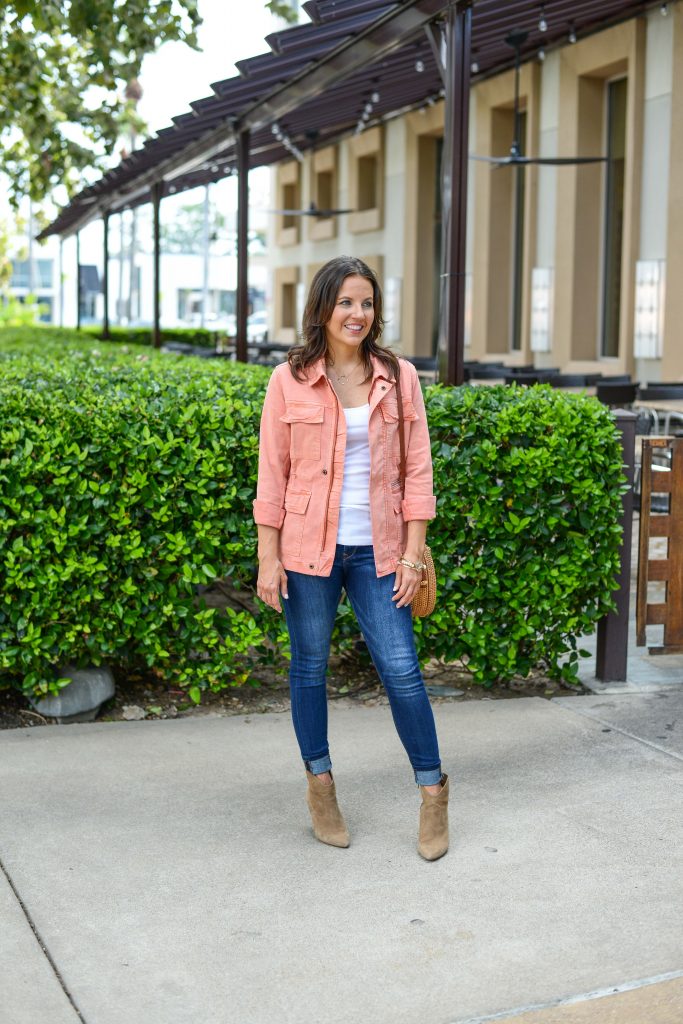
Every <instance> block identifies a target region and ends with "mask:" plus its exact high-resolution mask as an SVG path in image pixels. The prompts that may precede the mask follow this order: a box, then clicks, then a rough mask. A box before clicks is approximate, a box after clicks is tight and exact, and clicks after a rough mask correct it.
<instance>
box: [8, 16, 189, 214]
mask: <svg viewBox="0 0 683 1024" xmlns="http://www.w3.org/2000/svg"><path fill="white" fill-rule="evenodd" d="M200 23H201V19H200V17H199V13H198V10H197V0H124V2H119V3H112V0H49V2H48V0H15V2H14V3H7V2H4V0H0V48H1V50H2V54H3V59H2V62H0V90H1V95H2V106H1V107H0V170H1V171H3V172H4V173H5V174H6V175H7V177H8V178H9V181H10V200H11V202H12V203H13V205H14V206H17V205H18V203H19V200H20V199H21V197H22V196H25V195H30V196H31V198H33V199H34V200H42V199H44V198H45V196H46V195H48V194H49V193H50V192H51V191H52V189H53V188H54V187H55V185H57V184H63V185H65V186H66V189H67V192H68V193H69V194H70V195H71V194H73V192H74V191H75V190H76V189H77V188H78V187H80V186H81V185H82V175H83V172H84V171H86V170H88V169H92V168H98V169H102V168H103V167H104V165H105V162H106V157H107V156H108V155H111V153H112V152H113V151H114V147H115V145H116V141H117V139H118V138H119V137H120V135H121V134H122V132H123V131H127V132H130V127H131V122H132V121H133V120H134V118H135V112H134V104H133V103H132V102H131V101H130V100H126V99H125V98H122V91H123V88H124V87H125V85H126V84H127V83H130V82H131V81H133V80H134V79H135V78H137V75H138V74H139V71H140V66H141V64H142V60H143V57H144V56H145V55H146V54H147V53H150V52H152V51H154V50H155V49H156V48H157V47H158V46H159V45H161V44H162V43H164V42H166V41H168V40H179V41H182V42H185V43H187V44H188V46H191V47H193V48H194V49H196V48H197V36H196V29H197V27H198V25H199V24H200ZM92 87H97V88H96V89H93V88H92Z"/></svg>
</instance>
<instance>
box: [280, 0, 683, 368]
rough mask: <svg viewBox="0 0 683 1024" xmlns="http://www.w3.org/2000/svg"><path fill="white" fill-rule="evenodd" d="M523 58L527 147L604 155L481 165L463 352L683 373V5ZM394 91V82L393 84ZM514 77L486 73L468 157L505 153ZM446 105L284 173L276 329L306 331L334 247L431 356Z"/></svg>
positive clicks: (404, 333)
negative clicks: (369, 279) (311, 209)
mask: <svg viewBox="0 0 683 1024" xmlns="http://www.w3.org/2000/svg"><path fill="white" fill-rule="evenodd" d="M662 10H663V11H665V12H666V13H665V15H663V14H662V12H661V11H660V9H659V8H656V9H654V10H651V11H650V12H649V13H648V14H647V15H643V16H641V17H638V18H634V19H632V20H630V21H627V22H623V23H621V24H618V25H615V26H613V27H610V28H607V29H605V30H603V31H601V32H598V33H595V34H593V35H591V36H588V37H586V38H584V39H579V40H578V41H576V42H570V41H569V39H568V41H567V44H566V45H565V46H563V47H561V48H559V49H556V50H553V51H551V52H548V53H547V54H545V55H544V54H539V57H538V59H536V60H535V61H533V62H527V63H525V64H524V65H523V66H522V69H521V78H520V110H521V113H520V117H519V129H520V133H521V134H520V139H519V142H520V147H521V150H522V152H523V153H524V154H527V155H536V156H544V157H551V156H559V157H571V156H602V157H608V159H606V160H603V161H601V162H598V163H592V164H589V163H587V164H573V165H565V166H548V165H537V164H530V165H527V166H525V167H492V166H491V165H490V164H488V163H485V162H480V161H476V160H471V161H470V163H469V188H468V241H467V287H466V291H467V314H466V340H467V347H466V353H465V357H466V358H467V359H480V360H483V361H486V360H490V361H495V360H503V361H504V362H505V363H507V364H509V365H521V364H532V363H533V364H534V365H536V366H537V367H539V368H544V367H558V368H559V369H561V370H563V371H565V372H591V371H593V372H602V373H604V374H617V373H631V374H633V376H634V377H636V378H637V379H640V380H647V381H657V380H679V379H683V343H681V341H680V340H679V338H678V326H679V324H680V323H683V288H681V287H680V286H679V285H678V283H677V282H678V281H679V280H681V279H682V278H681V271H683V5H682V4H669V5H668V6H666V5H664V6H663V7H662ZM378 88H379V89H381V83H379V85H378ZM513 101H514V73H513V72H512V71H507V72H505V73H503V74H499V75H497V76H495V77H491V78H487V79H485V80H482V81H478V82H477V81H476V74H475V83H474V84H473V87H472V92H471V106H470V154H473V155H496V156H505V155H507V154H508V153H509V150H510V145H511V143H512V140H513V137H514V128H515V125H514V112H513ZM443 119H444V109H443V102H442V101H438V100H437V101H436V102H433V101H432V102H430V103H429V104H426V105H425V106H424V108H423V109H421V110H419V111H413V112H410V113H407V114H403V115H400V116H397V117H394V118H392V119H389V120H387V121H386V122H385V123H384V124H380V125H375V126H372V127H370V128H368V129H367V130H365V131H364V132H362V133H361V134H356V135H353V136H351V137H349V138H346V139H344V140H342V141H341V142H340V143H338V144H337V145H334V146H327V147H325V148H320V149H318V150H317V151H315V152H313V153H307V154H306V155H305V157H304V159H303V161H301V162H299V161H297V160H292V161H288V162H286V163H281V164H279V165H277V166H276V167H275V168H274V169H273V172H272V187H273V194H274V203H273V205H274V206H275V207H277V208H278V209H304V208H306V207H308V206H309V204H310V203H311V202H314V203H315V204H316V205H317V206H318V207H319V208H321V209H323V208H328V209H329V208H335V209H336V208H342V209H344V208H348V209H351V210H352V211H353V212H352V213H349V214H341V215H338V216H333V217H329V218H314V217H304V216H295V215H291V214H278V215H275V216H273V217H272V218H271V226H270V230H269V247H268V249H269V275H268V281H269V297H270V300H271V301H270V303H269V309H270V317H271V324H270V328H271V335H272V336H273V337H275V338H277V339H278V340H282V341H290V342H292V341H294V340H295V337H296V330H297V324H298V323H300V320H301V312H302V309H303V303H304V301H305V295H306V290H307V287H308V285H309V284H310V281H311V279H312V276H313V274H314V273H315V271H316V270H317V268H318V267H319V266H320V265H321V264H322V263H324V262H325V261H326V260H327V259H329V258H330V257H332V256H334V255H337V254H340V253H347V254H353V255H356V256H360V257H362V258H363V259H365V260H366V261H367V262H368V263H369V264H370V265H371V266H373V267H374V268H375V270H376V271H377V272H378V274H379V276H380V279H381V281H382V283H383V287H384V293H385V299H386V307H387V308H386V316H387V318H388V324H387V328H386V332H385V339H386V341H387V342H388V343H389V344H391V345H392V346H393V347H395V348H396V349H398V350H400V351H402V352H403V353H405V354H407V355H426V356H429V355H433V354H434V353H435V350H436V344H437V337H438V326H439V281H440V273H441V211H440V191H441V190H440V164H441V152H442V138H443Z"/></svg>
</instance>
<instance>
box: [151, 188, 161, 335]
mask: <svg viewBox="0 0 683 1024" xmlns="http://www.w3.org/2000/svg"><path fill="white" fill-rule="evenodd" d="M162 188H163V183H162V182H161V181H155V182H154V184H153V185H152V220H153V226H154V229H153V236H154V322H153V326H152V347H153V348H160V347H161V218H160V208H161V190H162Z"/></svg>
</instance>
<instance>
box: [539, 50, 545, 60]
mask: <svg viewBox="0 0 683 1024" xmlns="http://www.w3.org/2000/svg"><path fill="white" fill-rule="evenodd" d="M538 59H539V60H540V61H541V63H542V62H543V61H544V60H545V50H542V49H541V50H539V51H538Z"/></svg>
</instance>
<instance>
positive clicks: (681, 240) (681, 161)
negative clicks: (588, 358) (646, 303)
mask: <svg viewBox="0 0 683 1024" xmlns="http://www.w3.org/2000/svg"><path fill="white" fill-rule="evenodd" d="M670 21H671V23H672V25H673V60H672V77H671V120H670V125H671V141H670V152H669V189H668V205H667V244H666V279H667V288H666V301H665V309H664V354H663V358H662V367H661V370H662V379H663V380H683V342H682V341H681V324H683V287H681V281H683V173H682V171H683V7H682V6H681V4H674V6H673V8H672V10H671V15H670Z"/></svg>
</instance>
